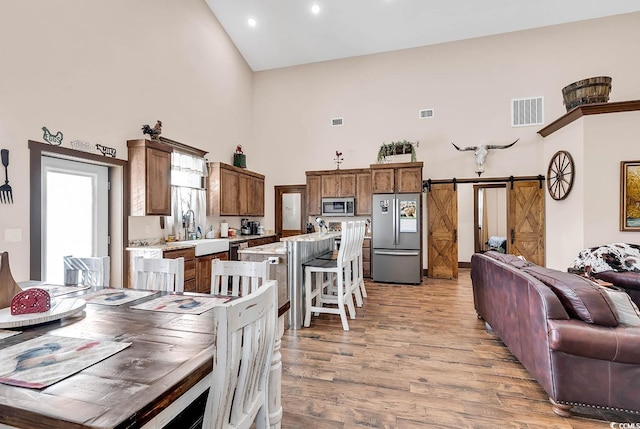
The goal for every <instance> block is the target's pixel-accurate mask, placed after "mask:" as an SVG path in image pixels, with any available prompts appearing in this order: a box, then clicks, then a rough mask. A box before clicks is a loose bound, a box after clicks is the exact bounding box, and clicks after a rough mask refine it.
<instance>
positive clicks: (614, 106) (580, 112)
mask: <svg viewBox="0 0 640 429" xmlns="http://www.w3.org/2000/svg"><path fill="white" fill-rule="evenodd" d="M634 110H640V100H630V101H616V102H612V103H593V104H583V105H581V106H577V107H574V108H573V109H571V110H570V111H568V112H567V113H566V114H565V115H562V116H560V117H559V118H558V119H556V120H555V121H553V122H552V123H550V124H549V125H547V126H546V127H544V128H542V129H541V130H540V131H538V134H540V135H541V136H542V137H547V136H549V135H550V134H552V133H554V132H555V131H558V130H559V129H561V128H562V127H564V126H566V125H569V124H570V123H571V122H573V121H575V120H576V119H578V118H581V117H582V116H587V115H599V114H601V113H618V112H631V111H634Z"/></svg>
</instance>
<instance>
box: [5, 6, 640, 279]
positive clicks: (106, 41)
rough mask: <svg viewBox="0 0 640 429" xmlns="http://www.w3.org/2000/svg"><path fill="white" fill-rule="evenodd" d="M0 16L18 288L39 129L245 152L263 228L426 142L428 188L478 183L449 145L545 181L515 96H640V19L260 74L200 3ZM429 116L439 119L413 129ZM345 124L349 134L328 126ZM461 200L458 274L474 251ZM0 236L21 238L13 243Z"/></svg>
mask: <svg viewBox="0 0 640 429" xmlns="http://www.w3.org/2000/svg"><path fill="white" fill-rule="evenodd" d="M0 16H2V17H3V18H4V19H3V23H2V25H1V26H0V52H2V55H1V56H0V70H1V72H0V73H1V76H2V79H0V100H1V102H0V148H6V149H9V150H10V151H11V164H10V168H9V175H10V180H11V184H12V186H13V189H14V200H15V203H14V204H13V205H0V251H4V250H7V251H9V252H10V254H11V265H12V271H13V274H14V277H15V278H16V280H18V281H19V280H24V279H26V278H27V277H28V272H29V270H28V267H29V245H28V243H29V223H28V222H29V220H28V219H29V203H28V196H29V174H30V173H29V168H28V155H29V154H28V150H27V148H26V146H27V141H28V140H29V139H32V140H37V141H42V131H41V127H42V126H47V127H48V128H49V129H50V130H51V131H53V132H56V131H58V130H60V131H62V132H63V133H64V136H65V137H64V143H63V145H64V146H67V147H68V146H69V142H70V141H72V140H76V139H78V140H84V141H87V142H91V143H100V144H103V145H106V146H109V147H114V148H116V149H117V152H118V158H122V159H126V140H127V139H132V138H140V137H142V134H141V132H140V127H141V125H142V124H145V123H150V124H153V123H154V122H155V121H156V120H157V119H161V120H162V121H163V123H164V132H163V135H165V136H166V137H168V138H172V139H174V140H177V141H180V142H183V143H186V144H189V145H192V146H195V147H198V148H201V149H204V150H207V151H209V155H208V158H209V160H211V161H223V162H231V156H232V155H231V154H232V152H233V150H234V148H235V146H236V145H237V144H242V145H243V148H244V152H245V153H246V154H247V166H248V167H249V168H250V169H251V170H254V171H257V172H259V173H262V174H264V175H265V176H266V193H265V200H266V203H267V204H266V213H267V215H266V216H265V218H264V219H263V224H264V225H265V226H266V227H267V228H268V229H269V228H273V222H274V220H273V209H274V190H273V186H274V185H286V184H299V183H304V182H305V174H304V172H305V171H306V170H318V169H331V168H334V164H333V161H332V160H333V158H334V156H335V151H336V150H340V151H342V152H343V154H344V163H343V164H342V166H341V167H342V168H359V167H366V166H368V165H369V164H370V163H374V162H375V161H376V154H377V151H378V148H379V146H380V144H382V143H383V142H389V141H392V140H399V139H408V140H420V141H421V145H420V147H419V148H418V160H420V161H424V163H425V169H424V178H425V179H427V178H434V179H441V178H451V177H458V178H461V177H474V176H475V174H474V172H473V169H474V162H473V156H472V155H471V154H470V153H469V152H466V153H460V152H457V151H455V150H454V149H453V147H452V146H451V144H450V142H452V141H453V142H455V143H456V144H459V145H465V146H466V145H475V144H479V143H483V142H495V143H507V142H511V141H513V140H514V139H515V138H520V141H519V142H518V143H517V144H516V145H515V146H514V147H512V148H510V149H507V150H504V151H494V152H491V153H490V154H489V157H488V159H487V163H486V173H485V174H484V175H483V177H491V176H505V175H507V176H508V175H511V174H515V175H536V174H540V173H542V174H544V173H545V172H546V163H547V159H546V158H545V153H544V149H543V148H544V145H543V143H542V139H541V137H540V136H539V135H538V134H537V133H536V132H537V131H538V129H539V128H541V127H525V128H511V127H510V125H509V106H510V100H511V98H513V97H528V96H544V97H545V103H546V104H545V106H546V107H545V117H546V118H547V122H549V121H551V120H553V119H555V118H557V117H559V116H560V115H562V114H563V113H564V106H563V105H562V97H561V92H560V91H561V89H562V87H564V86H565V85H567V84H569V83H571V82H574V81H576V80H578V79H581V78H584V77H589V76H598V75H609V76H612V77H613V92H612V97H611V99H612V101H616V100H630V99H639V98H640V86H639V85H637V70H638V69H639V68H640V67H639V66H640V57H638V56H637V55H632V53H634V52H637V47H638V46H640V13H635V14H628V15H621V16H617V17H611V18H605V19H601V20H595V21H590V22H583V23H574V24H567V25H561V26H552V27H547V28H542V29H536V30H528V31H522V32H517V33H511V34H506V35H498V36H491V37H484V38H479V39H474V40H467V41H461V42H455V43H447V44H441V45H436V46H428V47H422V48H415V49H408V50H402V51H396V52H391V53H385V54H378V55H369V56H362V57H355V58H348V59H344V60H337V61H329V62H324V63H317V64H310V65H306V66H299V67H291V68H284V69H278V70H271V71H264V72H259V73H255V74H254V73H252V72H251V70H250V69H249V68H248V66H247V65H246V63H245V62H244V60H243V59H242V57H241V55H240V54H239V53H238V52H237V50H236V48H235V46H234V45H233V44H232V43H231V42H230V40H229V39H228V37H227V35H226V33H225V32H224V31H223V29H222V27H221V26H220V25H219V23H218V22H217V20H216V19H215V17H214V16H213V14H212V13H211V12H210V10H209V9H208V7H207V6H206V4H205V3H204V2H203V1H201V0H182V1H180V2H177V1H170V0H153V1H152V0H138V1H135V2H134V1H130V0H93V1H83V0H30V1H28V2H25V1H22V0H4V1H2V2H0ZM421 108H434V109H435V117H434V118H433V119H429V120H419V119H418V118H417V116H418V109H421ZM336 116H341V117H344V120H345V125H344V126H343V127H333V128H332V127H330V126H329V125H328V124H329V120H330V118H332V117H336ZM461 188H462V187H461ZM470 188H471V186H469V189H470ZM465 192H466V191H465ZM462 194H463V192H461V195H462ZM466 194H467V195H468V197H466V198H465V200H464V202H461V203H460V204H459V207H460V222H461V226H460V243H459V247H460V254H459V259H460V260H461V261H468V260H469V258H470V255H471V253H472V251H473V235H472V234H473V229H472V225H473V220H472V219H473V218H472V216H473V204H472V202H470V201H472V195H473V193H472V191H471V190H469V192H468V193H466ZM469 219H470V220H469ZM149 222H155V220H153V219H151V220H150V221H149ZM152 225H153V227H152V228H155V223H152ZM598 228H600V227H598ZM7 229H18V230H20V232H21V233H22V239H21V241H18V242H8V241H7V240H6V239H5V231H6V230H7ZM609 229H610V226H608V225H607V226H603V227H601V230H602V234H603V235H607V233H608V232H609ZM464 231H468V232H466V233H464V234H463V232H464ZM426 260H427V259H426V255H425V263H426Z"/></svg>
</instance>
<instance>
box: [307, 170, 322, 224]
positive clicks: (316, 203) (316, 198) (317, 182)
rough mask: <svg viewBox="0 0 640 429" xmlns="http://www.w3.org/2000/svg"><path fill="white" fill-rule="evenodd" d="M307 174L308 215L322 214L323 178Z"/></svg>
mask: <svg viewBox="0 0 640 429" xmlns="http://www.w3.org/2000/svg"><path fill="white" fill-rule="evenodd" d="M308 173H309V172H307V215H309V216H320V215H321V214H322V176H320V175H310V174H308Z"/></svg>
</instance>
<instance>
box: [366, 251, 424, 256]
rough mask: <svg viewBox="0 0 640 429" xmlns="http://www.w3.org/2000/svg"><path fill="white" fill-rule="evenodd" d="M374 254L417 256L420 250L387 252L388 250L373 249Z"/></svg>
mask: <svg viewBox="0 0 640 429" xmlns="http://www.w3.org/2000/svg"><path fill="white" fill-rule="evenodd" d="M373 254H374V255H388V256H418V255H420V251H419V250H414V251H408V252H398V251H395V252H389V251H385V250H374V251H373Z"/></svg>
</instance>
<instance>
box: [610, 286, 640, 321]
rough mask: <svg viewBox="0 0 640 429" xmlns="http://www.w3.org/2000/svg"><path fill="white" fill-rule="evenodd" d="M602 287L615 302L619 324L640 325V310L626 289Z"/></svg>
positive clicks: (615, 311)
mask: <svg viewBox="0 0 640 429" xmlns="http://www.w3.org/2000/svg"><path fill="white" fill-rule="evenodd" d="M602 289H604V290H605V292H607V295H609V298H610V299H611V302H612V303H613V307H614V308H613V310H614V313H615V314H616V316H617V317H618V325H619V326H640V310H638V306H637V305H636V304H635V302H633V301H632V300H631V297H630V296H629V295H628V294H627V293H626V292H625V291H623V290H622V289H617V288H616V289H614V288H611V287H604V286H603V287H602Z"/></svg>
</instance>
